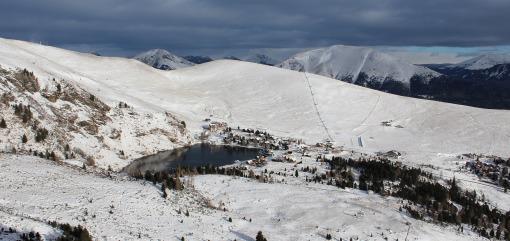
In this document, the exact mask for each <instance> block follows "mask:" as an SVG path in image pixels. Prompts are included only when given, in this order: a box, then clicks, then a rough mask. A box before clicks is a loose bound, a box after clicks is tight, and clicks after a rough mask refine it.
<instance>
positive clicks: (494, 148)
mask: <svg viewBox="0 0 510 241" xmlns="http://www.w3.org/2000/svg"><path fill="white" fill-rule="evenodd" d="M0 65H1V66H3V67H4V68H5V67H10V68H15V67H18V68H27V69H29V70H30V71H34V73H35V74H36V76H38V77H39V79H40V80H41V82H42V85H43V86H44V80H45V79H48V78H50V77H55V76H56V77H60V78H64V79H67V80H70V81H74V82H76V83H78V84H79V85H80V86H82V87H83V88H85V89H87V90H88V91H90V92H92V93H94V94H95V95H96V96H98V97H99V98H100V99H101V100H103V101H105V102H106V103H111V104H117V103H118V102H119V101H124V102H127V103H128V104H130V106H133V107H135V108H136V109H137V110H139V111H146V112H154V111H169V112H172V113H174V114H176V115H177V116H178V117H179V118H182V119H184V120H186V122H187V124H188V125H187V126H188V127H189V128H190V129H191V131H193V132H194V133H198V132H199V131H200V130H201V127H200V121H201V120H203V119H204V118H207V117H211V116H212V117H213V118H216V119H219V120H224V121H226V122H228V123H229V124H230V125H231V126H234V127H236V126H241V127H250V128H258V129H262V130H267V131H269V132H271V133H273V134H276V135H280V136H288V137H296V138H302V139H304V140H305V141H307V142H309V143H314V142H319V141H325V140H327V139H329V137H328V132H329V134H330V135H331V139H332V140H333V142H334V144H335V145H338V146H345V147H346V148H353V149H359V150H360V151H366V152H374V151H387V150H398V151H401V152H404V154H406V155H409V156H413V157H416V158H422V159H423V158H427V157H431V156H436V155H438V154H444V153H449V154H455V153H485V154H495V155H500V156H510V148H508V147H509V144H510V141H509V140H510V125H506V123H507V122H508V120H510V112H509V111H501V110H485V109H477V108H471V107H465V106H460V105H453V104H446V103H440V102H433V101H427V100H419V99H412V98H406V97H401V96H396V95H391V94H386V93H383V92H378V91H374V90H370V89H367V88H363V87H358V86H355V85H352V84H348V83H344V82H341V81H337V80H335V79H331V78H327V77H322V76H319V75H314V74H307V76H305V75H304V74H303V73H300V72H295V71H291V70H285V69H280V68H276V67H271V66H264V65H260V64H254V63H247V62H241V61H233V60H218V61H213V62H209V63H205V64H201V65H197V66H193V67H189V68H184V69H178V70H175V71H168V72H167V71H160V70H157V69H154V68H151V67H150V66H147V65H145V64H143V63H140V62H138V61H136V60H130V59H125V58H112V57H99V56H95V55H92V54H83V53H77V52H73V51H68V50H63V49H58V48H54V47H49V46H43V45H39V44H33V43H28V42H22V41H15V40H7V39H0ZM307 77H308V79H307ZM312 93H313V96H312ZM383 121H390V123H391V124H390V126H384V125H382V124H381V122H383ZM325 127H326V128H327V130H328V131H327V132H326V131H325ZM358 140H361V141H362V143H363V145H362V146H361V145H359V144H358Z"/></svg>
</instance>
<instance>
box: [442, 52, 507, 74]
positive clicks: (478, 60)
mask: <svg viewBox="0 0 510 241" xmlns="http://www.w3.org/2000/svg"><path fill="white" fill-rule="evenodd" d="M498 64H510V54H483V55H480V56H476V57H474V58H471V59H468V60H466V61H463V62H461V63H458V64H453V65H449V66H448V68H463V69H469V70H480V69H488V68H491V67H493V66H495V65H498Z"/></svg>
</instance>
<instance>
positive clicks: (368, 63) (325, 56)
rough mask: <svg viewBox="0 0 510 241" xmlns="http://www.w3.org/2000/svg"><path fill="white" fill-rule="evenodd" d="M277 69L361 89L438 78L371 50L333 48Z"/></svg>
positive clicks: (297, 58)
mask: <svg viewBox="0 0 510 241" xmlns="http://www.w3.org/2000/svg"><path fill="white" fill-rule="evenodd" d="M278 66H279V67H282V68H286V69H292V70H298V71H306V72H310V73H315V74H319V75H324V76H327V77H331V78H335V79H339V80H343V81H346V82H350V83H356V84H360V85H364V84H363V83H361V82H364V83H365V84H366V83H368V82H369V83H370V84H377V83H378V84H379V85H380V84H382V83H384V82H387V81H390V80H391V81H395V82H400V83H403V84H405V85H408V84H409V82H410V80H411V78H412V77H413V76H415V75H419V76H425V77H427V76H430V77H433V76H438V75H439V73H437V72H435V71H433V70H430V69H428V68H426V67H422V66H416V65H413V64H410V63H407V62H405V61H403V60H401V59H399V58H397V57H394V56H391V55H389V54H386V53H382V52H379V51H377V50H375V49H371V48H367V47H357V46H346V45H333V46H330V47H325V48H319V49H313V50H309V51H305V52H302V53H298V54H296V55H294V56H292V57H291V58H289V59H287V60H285V61H284V62H282V63H281V64H279V65H278Z"/></svg>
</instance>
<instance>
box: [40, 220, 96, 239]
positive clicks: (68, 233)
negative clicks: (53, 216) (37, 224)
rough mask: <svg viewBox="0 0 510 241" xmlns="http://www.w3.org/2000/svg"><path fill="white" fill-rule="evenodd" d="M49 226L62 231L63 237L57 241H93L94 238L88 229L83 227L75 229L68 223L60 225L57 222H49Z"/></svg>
mask: <svg viewBox="0 0 510 241" xmlns="http://www.w3.org/2000/svg"><path fill="white" fill-rule="evenodd" d="M49 224H50V225H51V226H52V227H54V228H57V229H60V230H62V235H61V236H60V237H58V238H57V240H56V241H92V236H91V235H90V233H89V231H88V230H87V228H85V227H82V226H81V225H78V226H77V227H74V226H71V225H70V224H67V223H65V224H60V223H57V222H49Z"/></svg>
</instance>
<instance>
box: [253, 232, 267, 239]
mask: <svg viewBox="0 0 510 241" xmlns="http://www.w3.org/2000/svg"><path fill="white" fill-rule="evenodd" d="M255 241H267V239H266V238H265V237H264V235H262V231H259V232H258V233H257V237H255Z"/></svg>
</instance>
